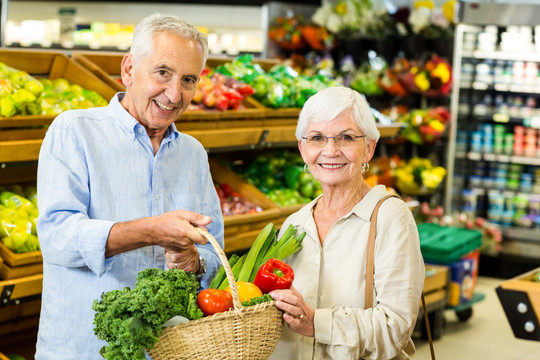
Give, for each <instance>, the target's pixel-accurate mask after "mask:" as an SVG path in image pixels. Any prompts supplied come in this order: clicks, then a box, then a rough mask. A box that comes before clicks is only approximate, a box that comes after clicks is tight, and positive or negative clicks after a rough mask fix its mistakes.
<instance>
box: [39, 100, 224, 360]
mask: <svg viewBox="0 0 540 360" xmlns="http://www.w3.org/2000/svg"><path fill="white" fill-rule="evenodd" d="M123 96H124V94H123V93H119V94H117V95H116V96H115V97H113V99H112V100H111V102H110V103H109V105H108V106H107V107H102V108H97V109H88V110H75V111H66V112H64V113H63V114H61V115H59V116H58V117H57V118H56V119H55V120H54V122H53V123H52V124H51V126H50V127H49V129H48V131H47V134H46V136H45V139H44V141H43V145H42V147H41V151H40V155H39V166H38V181H37V187H38V207H39V212H40V216H39V219H38V225H37V228H38V236H39V240H40V244H41V251H42V254H43V293H42V306H41V316H40V323H39V333H38V342H37V351H36V357H35V358H36V359H39V360H43V359H50V360H63V359H65V360H74V359H77V360H83V359H101V356H100V355H99V349H100V348H101V347H102V346H104V345H106V342H105V341H101V340H98V339H97V337H96V335H95V334H94V325H93V321H94V311H93V310H92V303H93V301H94V300H96V299H99V298H100V296H101V294H102V293H103V292H105V291H109V290H112V289H121V288H124V287H126V286H129V287H133V286H134V284H135V277H136V275H137V273H138V272H139V271H140V270H143V269H145V268H149V267H157V268H163V269H164V268H165V266H166V265H165V251H164V249H163V248H161V247H159V246H148V247H144V248H140V249H137V250H133V251H128V252H125V253H122V254H119V255H116V256H113V257H110V258H107V259H106V258H105V244H106V242H107V237H108V235H109V231H110V229H111V227H112V226H113V224H114V223H115V222H119V221H128V220H135V219H139V218H142V217H147V216H152V215H159V214H163V213H164V212H167V211H170V210H175V209H183V210H189V211H193V212H197V213H200V214H204V215H209V216H210V217H211V218H212V223H211V224H210V225H209V226H208V227H207V228H208V230H209V232H210V233H211V234H212V235H213V236H214V237H215V238H216V239H217V240H218V242H220V244H221V245H222V246H223V216H222V213H221V208H220V204H219V199H218V197H217V194H216V191H215V188H214V185H213V181H212V177H211V174H210V170H209V165H208V157H207V154H206V151H205V149H204V148H203V147H202V145H201V144H200V143H199V142H198V141H197V140H195V139H194V138H192V137H191V136H189V135H186V134H182V133H180V132H178V131H177V130H176V128H175V126H174V124H173V125H171V126H170V127H169V129H168V130H167V132H166V133H165V137H164V139H163V140H162V142H161V146H160V148H159V150H158V152H157V153H156V155H154V153H153V150H152V144H151V143H150V138H149V137H148V135H147V133H146V130H145V128H144V127H143V126H142V125H141V124H139V123H138V122H137V121H136V120H135V118H133V117H132V116H131V115H130V114H129V113H128V112H127V111H126V110H125V109H124V108H123V107H122V105H121V104H120V100H121V99H122V97H123ZM198 249H199V253H200V254H201V256H203V257H204V258H205V259H206V262H207V269H208V270H207V274H206V276H205V277H203V279H202V281H201V285H202V286H203V287H207V286H208V284H209V282H210V281H211V279H212V277H213V275H214V274H215V272H216V271H217V269H218V267H219V266H220V262H219V258H218V256H217V255H216V253H215V252H214V250H213V249H212V246H211V245H210V243H207V244H206V245H204V246H198Z"/></svg>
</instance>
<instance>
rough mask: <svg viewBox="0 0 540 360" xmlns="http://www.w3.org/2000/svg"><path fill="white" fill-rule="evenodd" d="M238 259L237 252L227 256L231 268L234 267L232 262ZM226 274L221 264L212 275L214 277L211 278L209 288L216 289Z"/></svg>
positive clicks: (234, 262)
mask: <svg viewBox="0 0 540 360" xmlns="http://www.w3.org/2000/svg"><path fill="white" fill-rule="evenodd" d="M238 259H240V256H238V255H237V254H232V255H231V257H230V258H229V265H230V266H231V269H232V268H233V267H234V264H236V262H237V261H238ZM226 276H227V275H226V274H225V268H224V267H223V265H221V267H220V268H219V270H218V271H217V273H216V275H214V278H213V279H212V282H211V283H210V286H209V288H210V289H217V288H218V287H219V285H220V284H221V283H222V282H223V279H225V277H226Z"/></svg>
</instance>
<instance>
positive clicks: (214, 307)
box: [197, 289, 233, 316]
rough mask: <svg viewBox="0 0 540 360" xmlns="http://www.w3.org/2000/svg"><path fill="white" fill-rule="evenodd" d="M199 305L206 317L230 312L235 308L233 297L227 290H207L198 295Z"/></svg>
mask: <svg viewBox="0 0 540 360" xmlns="http://www.w3.org/2000/svg"><path fill="white" fill-rule="evenodd" d="M197 305H199V307H200V308H201V310H202V312H203V313H204V315H205V316H209V315H214V314H215V313H218V312H224V311H228V310H229V309H230V308H232V307H233V301H232V296H231V294H229V293H228V292H227V291H225V290H219V289H205V290H201V292H199V295H197Z"/></svg>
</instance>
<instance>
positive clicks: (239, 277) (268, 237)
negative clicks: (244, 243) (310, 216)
mask: <svg viewBox="0 0 540 360" xmlns="http://www.w3.org/2000/svg"><path fill="white" fill-rule="evenodd" d="M276 233H277V229H276V226H275V225H274V224H273V223H269V224H267V225H266V226H265V227H264V228H263V230H261V232H260V233H259V235H258V236H257V238H256V239H255V241H254V242H253V245H252V246H251V248H250V250H249V251H248V253H247V254H244V255H242V256H241V257H240V258H239V259H234V260H232V261H233V262H234V266H233V267H232V272H233V275H234V278H235V280H236V281H247V282H253V280H255V275H257V271H258V270H259V268H260V267H261V266H262V265H263V264H264V263H265V262H266V261H268V259H270V258H275V259H279V260H284V259H285V258H287V257H289V256H291V255H292V254H294V253H296V252H298V251H299V250H300V249H301V248H302V240H303V239H304V237H305V236H306V233H305V232H303V233H301V234H298V233H297V230H296V228H295V227H294V226H292V225H289V227H288V228H287V229H286V231H285V232H284V233H283V235H282V236H281V238H280V239H279V240H278V239H277V237H276ZM231 257H232V256H231ZM229 263H231V260H229ZM222 269H223V266H222V267H221V268H220V269H219V271H218V273H217V274H216V276H215V277H214V279H215V281H214V280H212V282H211V284H210V287H211V288H215V289H225V287H227V286H228V284H229V282H228V280H227V279H226V277H225V275H224V270H222Z"/></svg>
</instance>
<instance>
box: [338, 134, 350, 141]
mask: <svg viewBox="0 0 540 360" xmlns="http://www.w3.org/2000/svg"><path fill="white" fill-rule="evenodd" d="M336 138H337V140H340V141H345V142H353V141H354V137H352V136H351V135H349V134H341V135H338V136H337V137H336Z"/></svg>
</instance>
